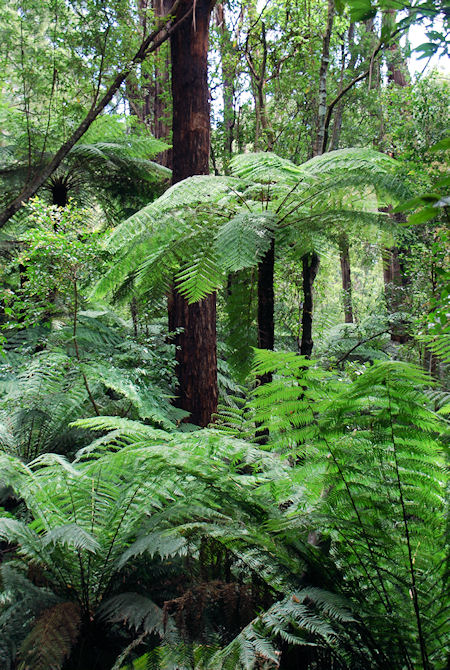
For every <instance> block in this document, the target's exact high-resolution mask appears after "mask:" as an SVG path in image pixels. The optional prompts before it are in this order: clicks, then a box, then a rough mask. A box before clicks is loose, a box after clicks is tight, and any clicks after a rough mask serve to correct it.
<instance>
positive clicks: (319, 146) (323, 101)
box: [312, 0, 334, 156]
mask: <svg viewBox="0 0 450 670" xmlns="http://www.w3.org/2000/svg"><path fill="white" fill-rule="evenodd" d="M333 20H334V0H328V10H327V24H326V27H325V34H324V36H323V44H322V58H321V61H320V72H319V107H318V111H317V124H316V136H315V142H314V144H313V152H312V153H313V156H319V155H321V154H323V152H324V151H325V146H324V144H325V119H326V115H327V74H328V66H329V64H330V39H331V32H332V30H333Z"/></svg>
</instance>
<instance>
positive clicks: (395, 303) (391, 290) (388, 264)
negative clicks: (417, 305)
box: [383, 247, 409, 344]
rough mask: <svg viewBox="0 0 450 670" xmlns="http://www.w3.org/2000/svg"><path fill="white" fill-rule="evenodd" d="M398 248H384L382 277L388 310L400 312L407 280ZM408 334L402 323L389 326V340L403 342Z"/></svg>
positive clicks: (406, 339) (402, 306) (402, 307)
mask: <svg viewBox="0 0 450 670" xmlns="http://www.w3.org/2000/svg"><path fill="white" fill-rule="evenodd" d="M400 253H401V252H400V249H399V248H398V247H391V248H390V249H385V250H384V258H383V279H384V292H385V296H386V303H387V306H388V309H389V311H390V312H400V311H402V310H404V309H405V306H404V302H405V291H406V289H407V286H408V283H409V280H408V278H407V277H406V275H405V272H404V271H403V267H402V263H401V261H400ZM408 339H409V335H408V333H407V332H406V330H405V326H404V325H402V323H397V324H395V325H394V326H393V327H392V328H391V341H392V342H398V343H399V344H404V343H405V342H407V341H408Z"/></svg>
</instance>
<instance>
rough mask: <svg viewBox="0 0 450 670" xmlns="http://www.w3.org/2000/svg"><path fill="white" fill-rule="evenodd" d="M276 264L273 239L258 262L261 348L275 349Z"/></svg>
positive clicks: (259, 336)
mask: <svg viewBox="0 0 450 670" xmlns="http://www.w3.org/2000/svg"><path fill="white" fill-rule="evenodd" d="M274 265H275V240H272V242H271V245H270V249H269V250H268V251H267V253H266V254H265V256H264V258H263V259H262V261H261V262H260V263H259V264H258V347H259V348H260V349H273V346H274V341H275V326H274V309H275V302H274V288H273V271H274ZM266 377H267V379H266ZM271 378H272V375H263V377H261V378H260V381H261V382H262V383H265V382H266V381H270V380H271Z"/></svg>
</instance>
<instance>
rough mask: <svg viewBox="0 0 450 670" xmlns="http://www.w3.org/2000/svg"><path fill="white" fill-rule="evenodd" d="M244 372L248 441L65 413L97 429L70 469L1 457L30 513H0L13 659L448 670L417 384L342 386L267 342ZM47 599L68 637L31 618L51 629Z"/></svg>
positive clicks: (428, 416) (440, 541)
mask: <svg viewBox="0 0 450 670" xmlns="http://www.w3.org/2000/svg"><path fill="white" fill-rule="evenodd" d="M254 372H255V374H257V375H261V374H265V373H268V372H270V373H271V374H272V377H273V378H272V382H270V383H267V384H264V385H261V386H259V387H258V388H257V389H256V390H255V392H254V394H253V396H252V397H251V398H250V400H249V401H248V403H247V406H246V410H245V413H244V417H243V419H242V421H243V423H244V424H245V431H241V432H240V434H241V435H242V434H243V433H244V432H245V434H246V436H247V439H245V440H242V439H238V438H236V437H230V435H229V433H232V432H233V427H232V426H230V425H229V426H228V428H226V427H225V429H223V430H222V429H221V428H220V426H219V428H218V429H215V430H202V431H197V432H193V433H185V434H182V433H167V432H164V431H160V430H156V429H154V428H151V427H149V426H145V425H144V424H142V423H139V422H134V421H130V420H127V419H120V418H118V417H109V418H108V417H94V418H92V419H86V420H83V421H79V422H78V424H77V425H78V426H80V427H83V428H90V429H94V430H95V431H97V432H98V434H100V436H99V437H98V438H97V439H96V440H95V441H94V442H93V443H92V445H90V446H89V447H86V448H84V449H82V450H81V451H80V452H79V453H78V456H77V458H76V460H75V461H74V463H72V464H70V463H68V462H67V461H66V460H65V459H63V458H61V457H58V456H55V455H44V456H41V457H39V458H38V459H36V461H34V462H33V463H31V464H29V465H28V466H26V465H24V464H23V463H22V462H20V461H18V460H16V459H14V458H13V457H11V456H6V455H3V456H2V462H1V465H2V478H3V479H4V483H5V484H7V485H8V486H10V487H11V488H12V489H13V490H15V491H20V494H21V497H22V499H23V501H24V503H25V506H26V508H27V510H28V512H27V514H28V515H29V516H28V517H24V518H23V520H18V519H17V518H14V519H13V518H12V517H11V516H9V517H8V516H6V517H4V518H3V519H2V520H1V522H0V534H1V536H2V538H3V539H4V540H6V541H7V542H8V543H9V546H10V547H11V549H10V550H9V553H8V561H7V562H5V563H4V564H3V567H2V570H3V596H2V615H1V616H2V619H1V625H2V626H3V631H4V635H3V636H2V639H4V640H5V641H6V648H5V650H4V651H3V654H4V657H5V658H9V659H10V660H9V661H8V662H9V663H12V661H13V659H14V657H15V656H16V655H17V653H18V654H19V658H20V659H22V662H23V663H25V662H26V661H25V659H27V661H28V663H31V664H32V667H42V668H44V667H46V666H45V664H44V665H42V664H43V663H45V662H46V663H48V662H49V661H48V658H50V657H51V656H45V654H47V653H48V654H53V655H54V656H53V657H52V658H54V660H53V661H52V662H53V666H52V667H62V664H63V658H66V659H67V660H66V661H65V665H64V668H70V670H72V668H77V669H78V668H80V669H81V668H86V667H87V666H86V662H87V661H86V660H85V659H86V656H85V654H86V653H88V652H87V650H86V648H84V651H83V641H84V643H85V645H86V647H87V649H89V650H90V651H89V653H90V661H89V662H90V665H89V666H88V667H92V668H96V667H98V668H103V667H105V668H109V667H113V665H114V668H118V667H120V666H124V667H125V666H126V664H127V662H128V663H130V662H131V663H132V664H134V661H133V660H132V659H133V657H137V656H139V654H142V652H146V654H144V656H142V657H141V658H140V660H139V661H136V665H133V667H136V668H144V667H145V668H146V667H149V668H150V667H152V668H153V667H156V668H164V669H168V668H174V667H188V668H190V667H195V668H205V669H206V668H210V669H213V668H214V669H216V668H217V669H219V668H223V669H224V670H225V669H226V670H228V669H230V670H231V669H232V668H233V669H235V668H245V669H251V668H255V669H256V668H267V669H269V668H281V669H283V668H284V669H286V670H290V668H294V667H295V668H303V667H304V668H316V667H336V668H342V669H343V670H344V669H346V670H347V669H348V670H350V669H352V670H353V669H355V670H356V669H358V670H359V669H361V670H362V669H363V668H364V669H367V668H373V669H377V670H378V669H379V670H382V669H385V668H387V667H390V668H393V669H397V668H398V670H400V669H402V668H404V667H407V668H410V669H411V670H412V669H413V668H424V669H429V670H431V668H435V669H436V670H438V669H439V668H443V667H444V666H445V662H446V658H447V654H448V651H449V650H448V649H447V647H446V644H447V640H448V610H447V609H446V607H447V602H446V578H447V577H446V575H447V571H448V556H447V553H446V545H447V541H448V538H447V537H446V522H445V515H446V508H445V498H444V494H445V484H444V482H445V471H444V455H443V453H442V443H441V441H440V435H441V434H442V431H443V428H444V425H443V423H442V419H440V418H439V416H437V415H436V414H435V413H434V412H433V411H432V409H430V408H429V399H428V395H427V394H426V393H425V391H426V390H427V387H428V386H429V385H430V380H429V378H428V377H427V376H426V375H425V374H424V373H423V372H421V371H420V370H418V369H416V368H414V367H411V366H409V365H407V364H404V363H398V362H381V363H377V364H375V365H374V366H372V367H369V368H367V369H366V370H362V369H359V370H358V371H357V374H355V375H354V377H355V378H354V379H353V380H352V379H350V378H349V377H348V375H345V374H344V373H331V372H326V371H324V370H322V369H320V368H319V367H318V366H317V365H316V364H315V363H314V362H312V361H309V360H307V359H305V358H304V357H300V356H297V355H295V354H288V353H274V352H268V351H260V352H257V354H256V364H255V369H254ZM262 430H264V431H265V435H264V436H265V440H264V442H265V443H264V444H262V445H258V441H260V440H261V433H262ZM226 432H228V434H226ZM252 435H253V437H252ZM26 566H29V567H26ZM31 566H32V570H31ZM24 579H27V580H29V581H31V584H32V585H31V586H30V590H29V592H27V594H28V595H27V596H26V598H25V596H24V595H22V596H21V595H20V594H21V593H24V591H25V589H24V587H23V584H24V582H23V580H24ZM21 589H22V591H21ZM34 598H35V599H34ZM30 599H32V600H33V599H34V600H33V602H30ZM41 599H42V603H43V604H40V603H41ZM68 603H70V608H71V609H69V604H68ZM52 607H58V608H60V609H61V608H62V609H63V610H64V611H67V612H69V611H70V612H72V613H73V612H75V610H76V612H77V614H76V616H75V617H74V616H72V619H71V620H72V621H75V622H76V621H79V623H78V624H77V625H76V626H74V627H73V629H71V630H73V635H72V633H70V635H72V637H73V639H70V640H67V639H66V638H65V640H66V642H65V643H64V644H62V645H61V644H60V643H59V642H54V640H58V639H59V638H58V635H60V633H58V632H57V631H56V632H55V633H54V635H53V634H50V633H49V630H50V629H51V626H50V625H49V626H47V627H43V619H42V617H44V612H46V614H45V617H47V619H46V620H47V621H50V622H52V621H53V620H54V619H55V620H56V621H60V619H59V618H58V617H57V616H56V615H55V617H54V619H53V618H52V616H50V619H48V616H49V611H52V612H53V611H54V612H57V611H59V610H52ZM236 607H237V609H235V608H236ZM64 608H66V609H64ZM237 612H239V615H238V614H237ZM238 616H239V617H240V618H239V619H238ZM77 617H78V618H79V619H77ZM230 617H231V618H230ZM105 622H106V624H105ZM108 622H109V623H108ZM224 622H226V625H225V626H224ZM55 625H56V624H55ZM105 625H106V626H107V628H106V630H105ZM236 627H237V629H236ZM43 628H45V632H46V634H47V635H49V638H48V639H47V640H45V639H44V638H43V637H42V633H41V632H40V631H42V629H43ZM99 631H101V635H103V638H102V637H101V635H100V636H99ZM67 634H68V635H69V633H67ZM52 635H53V637H52ZM70 635H69V637H70ZM96 635H97V638H98V639H106V640H110V635H113V636H114V643H113V642H110V643H109V649H108V650H106V649H105V648H103V649H102V648H100V647H99V643H98V644H97V643H96V642H95V639H97V638H96ZM52 640H53V642H52ZM47 643H49V644H50V649H47ZM120 646H122V651H121V650H120V648H119V647H120ZM17 649H18V650H19V652H17V651H16V650H17ZM61 649H62V651H61ZM114 650H115V653H116V655H117V658H116V660H114V659H113V658H112V656H113V651H114ZM39 654H40V655H41V660H39V658H40V657H39ZM58 654H59V655H58ZM42 658H44V659H47V660H45V661H43V660H42ZM94 658H95V661H94V660H92V659H94ZM36 659H37V660H36ZM38 662H39V663H41V665H39V664H38ZM83 663H85V665H83ZM7 667H8V666H7ZM24 667H26V665H24ZM130 667H131V666H130Z"/></svg>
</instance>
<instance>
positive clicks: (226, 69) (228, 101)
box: [215, 2, 236, 174]
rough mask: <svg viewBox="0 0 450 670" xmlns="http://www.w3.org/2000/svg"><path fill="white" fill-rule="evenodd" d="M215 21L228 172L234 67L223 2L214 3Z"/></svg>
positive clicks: (225, 166) (231, 132)
mask: <svg viewBox="0 0 450 670" xmlns="http://www.w3.org/2000/svg"><path fill="white" fill-rule="evenodd" d="M215 13H216V23H217V27H218V29H219V31H220V36H221V37H220V43H219V51H220V61H221V68H222V96H223V126H224V141H223V152H224V172H225V174H228V162H229V160H230V158H231V154H232V152H233V130H234V122H235V110H234V106H233V103H234V83H233V82H234V77H235V75H236V72H235V68H234V67H233V65H232V64H231V63H230V57H231V51H232V45H231V34H230V31H229V29H228V27H227V24H226V16H225V8H224V3H223V2H220V3H218V4H217V5H216V12H215Z"/></svg>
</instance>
